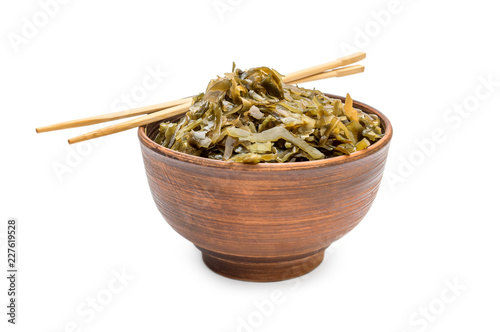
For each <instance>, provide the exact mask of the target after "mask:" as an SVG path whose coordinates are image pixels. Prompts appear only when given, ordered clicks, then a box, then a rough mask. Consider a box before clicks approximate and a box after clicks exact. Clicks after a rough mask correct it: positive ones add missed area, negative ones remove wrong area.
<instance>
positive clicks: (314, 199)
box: [139, 103, 392, 281]
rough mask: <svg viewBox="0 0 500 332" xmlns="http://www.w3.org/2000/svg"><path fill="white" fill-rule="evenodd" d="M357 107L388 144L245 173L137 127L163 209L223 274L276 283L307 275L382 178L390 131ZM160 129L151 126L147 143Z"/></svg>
mask: <svg viewBox="0 0 500 332" xmlns="http://www.w3.org/2000/svg"><path fill="white" fill-rule="evenodd" d="M355 106H356V107H358V108H361V109H363V110H364V111H366V112H368V113H376V114H377V115H379V116H380V117H381V118H382V122H383V126H384V128H385V131H386V136H385V137H384V138H383V139H382V140H380V141H379V142H377V143H376V144H374V145H372V146H371V147H369V148H368V149H367V150H364V151H361V152H357V153H355V154H353V155H351V156H342V157H336V158H331V159H326V160H321V161H313V162H298V163H283V164H258V165H245V164H238V163H227V162H220V161H214V160H209V159H204V158H199V157H194V156H188V155H185V154H182V153H178V152H175V151H172V150H169V149H166V148H164V147H162V146H159V145H157V144H156V143H154V142H153V141H151V140H150V139H149V138H148V137H147V136H146V135H145V133H144V128H141V129H140V130H139V136H140V140H141V148H142V154H143V158H144V164H145V168H146V174H147V178H148V181H149V185H150V188H151V192H152V194H153V198H154V200H155V203H156V205H157V207H158V209H159V210H160V212H161V213H162V215H163V217H164V218H165V219H166V220H167V222H168V223H169V224H170V225H171V226H172V227H173V228H174V229H175V230H176V231H177V232H179V233H180V234H181V235H182V236H184V237H185V238H186V239H188V240H189V241H191V242H193V243H194V244H195V245H196V246H197V247H198V248H199V249H200V250H202V252H203V253H204V261H205V262H206V263H207V265H208V266H209V267H210V268H212V269H213V270H214V271H216V272H218V273H221V274H223V275H226V276H229V277H232V278H237V279H244V280H254V281H271V280H283V279H288V278H291V277H296V276H298V275H301V274H304V273H306V272H308V271H309V270H311V269H313V268H314V267H316V266H317V265H318V264H319V263H320V262H321V259H322V257H323V251H324V249H326V248H327V247H328V246H329V245H330V244H331V243H332V242H333V241H335V240H337V239H339V238H341V237H342V236H343V235H345V234H346V233H347V232H349V231H350V230H351V229H353V228H354V227H355V226H356V225H357V224H358V223H359V222H360V221H361V220H362V219H363V217H364V216H365V215H366V213H367V212H368V210H369V208H370V206H371V204H372V202H373V200H374V199H375V195H376V193H377V190H378V188H379V185H380V182H381V179H382V174H383V170H384V165H385V161H386V158H387V153H388V150H389V141H390V139H391V136H392V128H391V126H390V123H389V122H388V120H387V119H386V118H385V116H383V115H382V114H381V113H380V112H378V111H376V110H374V109H373V108H370V107H368V106H366V105H364V104H360V103H355ZM157 128H158V124H154V125H150V126H148V127H147V132H148V135H149V136H151V137H154V135H155V133H156V132H157ZM308 259H309V260H308ZM284 262H285V263H284ZM286 262H288V263H286ZM297 264H301V265H302V268H300V267H299V268H297V266H295V265H297Z"/></svg>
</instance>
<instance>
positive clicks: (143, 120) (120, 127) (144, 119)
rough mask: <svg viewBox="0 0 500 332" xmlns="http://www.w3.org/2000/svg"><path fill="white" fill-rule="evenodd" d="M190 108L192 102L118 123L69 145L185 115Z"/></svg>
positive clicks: (71, 141) (75, 139)
mask: <svg viewBox="0 0 500 332" xmlns="http://www.w3.org/2000/svg"><path fill="white" fill-rule="evenodd" d="M190 106H191V102H189V103H184V104H181V105H177V106H174V107H171V108H167V109H164V110H162V111H158V112H154V113H151V114H148V115H146V116H141V117H140V118H136V119H132V120H129V121H125V122H121V123H118V124H115V125H112V126H108V127H104V128H101V129H97V130H94V131H91V132H89V133H86V134H83V135H80V136H76V137H73V138H70V139H69V140H68V143H69V144H73V143H78V142H83V141H86V140H89V139H93V138H97V137H102V136H106V135H111V134H115V133H119V132H121V131H124V130H128V129H132V128H136V127H140V126H143V125H146V124H149V123H152V122H156V121H160V120H163V119H165V118H167V117H171V116H175V115H179V114H183V113H185V112H187V110H188V109H189V107H190Z"/></svg>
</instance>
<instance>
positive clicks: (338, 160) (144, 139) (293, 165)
mask: <svg viewBox="0 0 500 332" xmlns="http://www.w3.org/2000/svg"><path fill="white" fill-rule="evenodd" d="M325 95H326V96H328V97H330V98H335V99H340V100H342V102H345V97H342V96H338V95H334V94H329V93H325ZM353 106H354V107H356V108H360V109H362V110H363V111H365V112H367V113H373V114H376V115H377V116H378V117H379V118H380V120H381V122H382V126H383V128H384V136H383V137H382V138H381V139H380V140H378V141H377V142H375V143H374V144H372V145H370V146H369V147H368V148H366V149H364V150H362V151H358V152H354V153H353V154H351V155H344V156H338V157H332V158H325V159H321V160H309V161H301V162H286V163H257V164H244V163H237V162H227V161H222V160H216V159H210V158H204V157H198V156H193V155H190V154H187V153H183V152H179V151H175V150H172V149H169V148H166V147H164V146H163V145H160V144H158V143H156V142H155V141H153V140H152V139H151V138H149V137H148V136H147V135H146V132H145V126H141V127H139V129H138V136H139V140H140V142H141V145H142V146H144V147H146V148H148V149H149V150H152V151H153V152H155V153H157V154H160V155H162V156H164V157H167V158H171V159H175V160H178V161H180V162H185V163H189V164H195V165H200V166H206V167H215V168H223V169H237V170H239V171H245V170H247V171H269V170H273V171H279V170H291V169H293V170H295V169H304V168H306V169H310V168H318V167H325V166H333V165H340V164H345V163H349V162H354V161H356V160H359V159H362V158H366V157H368V156H370V155H372V154H374V153H376V152H377V151H379V150H381V149H383V148H384V147H385V146H387V145H388V144H389V143H390V141H391V138H392V133H393V130H392V125H391V122H390V121H389V119H388V118H387V117H386V116H385V115H384V114H383V113H382V112H380V111H379V110H377V109H376V108H374V107H372V106H370V105H367V104H365V103H362V102H359V101H357V100H354V101H353ZM167 119H168V118H167Z"/></svg>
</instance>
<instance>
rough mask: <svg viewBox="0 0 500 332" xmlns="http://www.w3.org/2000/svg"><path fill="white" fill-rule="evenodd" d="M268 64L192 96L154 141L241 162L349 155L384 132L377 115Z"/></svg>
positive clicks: (233, 74)
mask: <svg viewBox="0 0 500 332" xmlns="http://www.w3.org/2000/svg"><path fill="white" fill-rule="evenodd" d="M282 78H283V76H282V75H280V74H279V73H278V72H277V71H275V70H274V69H271V68H268V67H258V68H252V69H249V70H246V71H243V70H240V69H236V68H235V66H234V64H233V70H232V72H231V73H226V74H225V75H224V77H217V78H216V79H213V80H211V81H210V83H209V84H208V87H207V89H206V91H205V93H201V94H199V95H198V96H196V97H194V98H193V103H192V105H191V107H190V108H189V110H188V112H187V113H186V114H185V115H184V116H183V117H182V118H181V119H180V120H178V121H176V122H162V123H161V124H160V128H159V133H158V135H157V136H156V138H155V142H156V143H158V144H161V145H163V146H165V147H167V148H170V149H172V150H175V151H179V152H183V153H187V154H190V155H195V156H200V157H205V158H211V159H217V160H223V161H233V162H241V163H250V164H254V163H259V162H267V163H283V162H298V161H308V160H318V159H324V158H331V157H336V156H341V155H349V154H352V153H354V152H356V151H361V150H364V149H366V148H367V147H368V146H370V144H372V143H374V142H376V141H377V140H379V139H380V138H381V137H382V136H383V133H382V129H381V125H380V119H379V118H378V117H377V116H376V115H374V114H367V113H365V112H363V111H361V110H359V109H356V108H354V107H353V101H352V99H351V97H350V95H349V94H347V97H346V100H345V103H342V101H341V100H339V99H333V98H330V97H328V96H325V95H324V94H323V93H321V92H320V91H317V90H309V89H304V88H300V87H298V86H296V85H291V84H285V83H284V82H283V81H282Z"/></svg>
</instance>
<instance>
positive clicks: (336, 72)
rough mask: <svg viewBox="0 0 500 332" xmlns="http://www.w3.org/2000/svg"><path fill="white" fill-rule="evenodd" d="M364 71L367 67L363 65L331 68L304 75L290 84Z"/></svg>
mask: <svg viewBox="0 0 500 332" xmlns="http://www.w3.org/2000/svg"><path fill="white" fill-rule="evenodd" d="M364 71H365V67H364V66H361V65H354V66H348V67H343V68H338V69H334V70H330V71H327V72H324V73H321V74H316V75H312V76H308V77H304V78H301V79H298V80H296V81H293V82H290V83H289V84H299V83H305V82H311V81H319V80H324V79H325V78H332V77H342V76H348V75H354V74H358V73H362V72H364Z"/></svg>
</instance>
